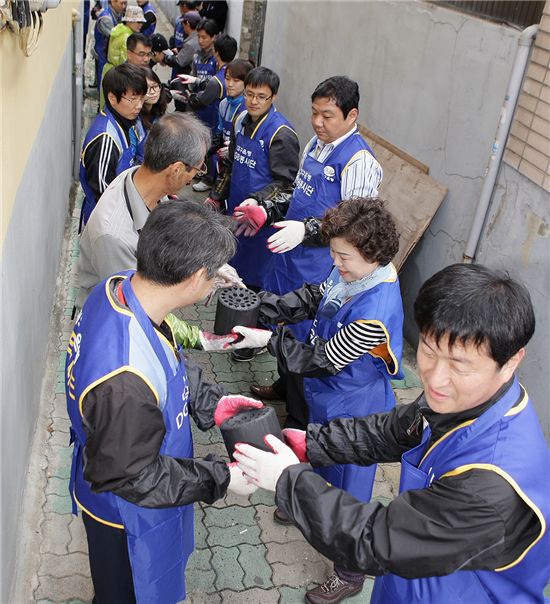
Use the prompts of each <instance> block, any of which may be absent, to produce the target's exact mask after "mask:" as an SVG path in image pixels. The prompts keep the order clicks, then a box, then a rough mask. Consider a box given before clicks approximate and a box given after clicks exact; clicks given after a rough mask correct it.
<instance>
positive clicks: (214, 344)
mask: <svg viewBox="0 0 550 604" xmlns="http://www.w3.org/2000/svg"><path fill="white" fill-rule="evenodd" d="M238 337H239V336H238V335H237V334H233V333H228V334H227V335H224V336H218V335H216V334H215V333H211V332H209V331H204V330H201V331H199V341H200V343H201V346H202V349H203V350H205V351H207V352H221V351H224V352H226V351H227V350H231V344H232V343H233V342H234V341H235V340H236V339H237V338H238Z"/></svg>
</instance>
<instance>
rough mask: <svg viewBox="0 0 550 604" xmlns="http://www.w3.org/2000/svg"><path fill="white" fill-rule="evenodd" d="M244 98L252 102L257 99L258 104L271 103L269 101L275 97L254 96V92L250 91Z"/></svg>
mask: <svg viewBox="0 0 550 604" xmlns="http://www.w3.org/2000/svg"><path fill="white" fill-rule="evenodd" d="M244 98H245V99H248V100H249V101H252V100H254V99H256V100H257V101H258V103H265V102H267V101H269V99H271V98H273V95H270V96H266V95H265V94H254V93H253V92H249V91H248V90H245V91H244Z"/></svg>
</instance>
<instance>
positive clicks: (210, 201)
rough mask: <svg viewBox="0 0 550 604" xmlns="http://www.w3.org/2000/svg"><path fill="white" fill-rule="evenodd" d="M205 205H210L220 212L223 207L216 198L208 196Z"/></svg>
mask: <svg viewBox="0 0 550 604" xmlns="http://www.w3.org/2000/svg"><path fill="white" fill-rule="evenodd" d="M202 203H203V205H205V206H210V207H211V208H212V209H213V210H215V211H216V212H219V211H220V209H221V204H220V202H219V201H217V200H216V199H212V197H207V198H206V199H205V200H204V201H203V202H202Z"/></svg>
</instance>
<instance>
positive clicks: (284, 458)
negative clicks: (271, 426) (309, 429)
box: [233, 434, 300, 491]
mask: <svg viewBox="0 0 550 604" xmlns="http://www.w3.org/2000/svg"><path fill="white" fill-rule="evenodd" d="M264 440H265V442H266V444H268V445H269V446H270V447H271V448H272V449H273V451H274V453H268V452H267V451H262V450H261V449H257V448H256V447H253V446H252V445H246V444H244V443H240V444H239V445H238V446H236V447H235V453H234V454H233V457H234V458H235V459H236V460H237V465H238V468H239V469H240V470H241V471H242V472H243V473H244V474H245V476H246V477H247V478H248V479H249V480H250V482H252V483H254V484H256V485H258V486H259V487H261V488H262V489H267V490H268V491H275V487H276V486H277V481H278V480H279V478H280V476H281V474H282V473H283V471H284V470H286V468H288V467H289V466H293V465H295V464H297V463H300V460H299V459H298V458H297V457H296V455H294V452H293V451H292V449H291V448H290V447H287V446H286V445H285V444H284V443H283V442H282V441H280V440H279V439H278V438H277V437H276V436H273V434H268V435H267V436H266V437H265V439H264Z"/></svg>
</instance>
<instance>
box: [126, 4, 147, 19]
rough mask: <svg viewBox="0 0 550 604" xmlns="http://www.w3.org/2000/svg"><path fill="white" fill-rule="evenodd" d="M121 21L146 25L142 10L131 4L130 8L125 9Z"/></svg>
mask: <svg viewBox="0 0 550 604" xmlns="http://www.w3.org/2000/svg"><path fill="white" fill-rule="evenodd" d="M122 21H127V22H129V23H146V22H147V20H146V19H145V17H144V15H143V10H142V9H141V6H134V5H133V4H132V5H131V6H127V7H126V12H125V13H124V16H123V17H122Z"/></svg>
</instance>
